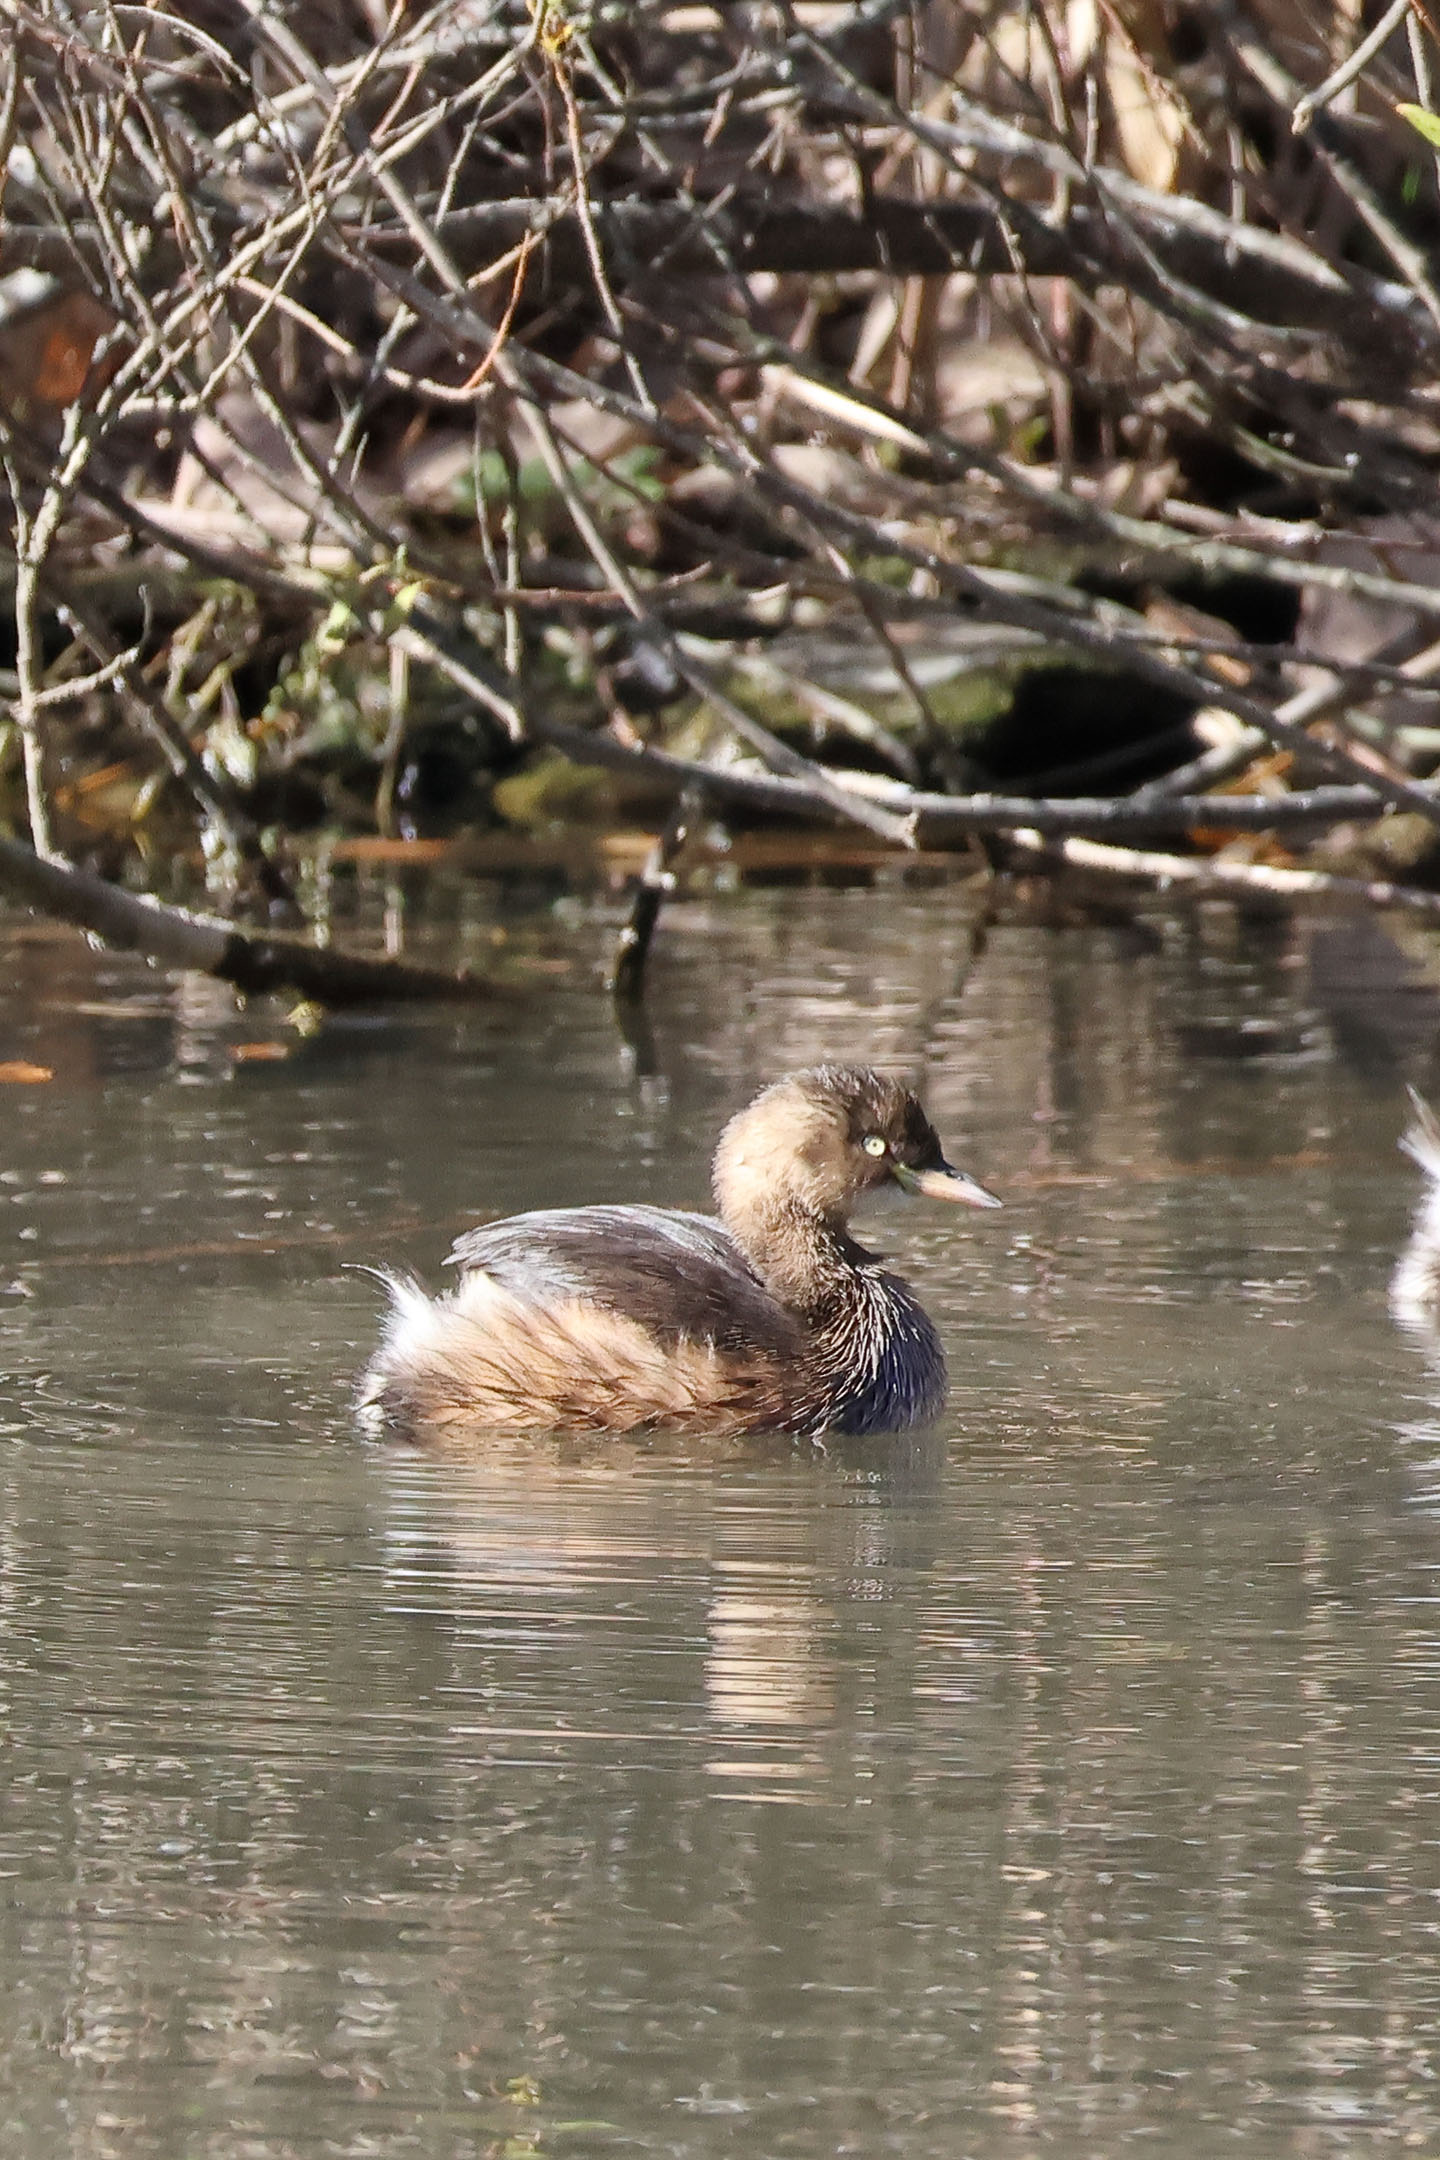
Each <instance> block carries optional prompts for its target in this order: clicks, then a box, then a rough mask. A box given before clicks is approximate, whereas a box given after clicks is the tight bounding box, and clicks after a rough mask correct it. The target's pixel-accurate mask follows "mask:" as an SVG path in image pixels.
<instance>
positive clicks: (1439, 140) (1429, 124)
mask: <svg viewBox="0 0 1440 2160" xmlns="http://www.w3.org/2000/svg"><path fill="white" fill-rule="evenodd" d="M1395 110H1396V112H1397V113H1399V115H1400V117H1401V119H1402V120H1408V121H1409V123H1410V125H1411V127H1413V128H1414V130H1415V132H1416V134H1417V135H1423V136H1424V138H1425V140H1426V142H1428V143H1433V144H1434V145H1435V148H1436V149H1437V150H1440V113H1433V112H1426V110H1425V107H1424V106H1423V105H1397V106H1396V107H1395Z"/></svg>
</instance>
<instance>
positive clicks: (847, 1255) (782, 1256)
mask: <svg viewBox="0 0 1440 2160" xmlns="http://www.w3.org/2000/svg"><path fill="white" fill-rule="evenodd" d="M727 1197H729V1199H730V1205H729V1206H728V1207H727V1208H726V1209H725V1211H724V1221H725V1227H726V1229H727V1230H729V1232H730V1234H731V1235H732V1237H733V1238H734V1239H735V1242H736V1243H737V1244H738V1245H739V1246H740V1247H741V1249H742V1251H743V1252H744V1254H745V1257H746V1259H747V1260H748V1261H749V1262H750V1265H751V1266H752V1267H753V1268H754V1270H755V1272H756V1274H757V1275H758V1276H759V1277H760V1279H761V1281H762V1282H763V1283H764V1285H765V1287H766V1289H767V1290H768V1291H769V1292H770V1295H771V1296H772V1297H773V1298H774V1299H776V1301H777V1302H778V1303H779V1304H781V1305H784V1306H785V1307H786V1308H787V1309H788V1310H789V1311H790V1312H793V1313H795V1314H797V1315H798V1316H799V1317H800V1318H802V1319H803V1320H805V1321H807V1322H808V1324H809V1325H810V1326H811V1327H812V1328H823V1327H824V1325H825V1323H826V1321H827V1320H829V1319H830V1318H831V1317H832V1316H835V1315H838V1314H840V1313H841V1312H843V1311H844V1310H845V1309H846V1308H847V1307H848V1306H849V1305H850V1304H851V1303H853V1301H854V1298H855V1294H856V1290H857V1277H858V1274H859V1270H860V1268H861V1267H862V1266H863V1264H864V1263H865V1261H867V1260H869V1259H870V1258H871V1257H872V1256H871V1255H870V1254H869V1253H867V1252H866V1251H865V1249H864V1247H863V1246H861V1245H857V1244H856V1242H855V1240H854V1239H853V1238H852V1237H851V1236H850V1235H849V1232H848V1231H847V1230H846V1227H845V1225H844V1223H843V1222H840V1221H827V1219H826V1218H825V1217H824V1216H823V1215H821V1214H819V1213H818V1212H817V1211H816V1210H815V1209H814V1208H813V1207H811V1206H808V1205H807V1204H806V1203H805V1202H804V1201H803V1200H798V1199H796V1198H795V1197H794V1196H793V1195H791V1194H782V1193H774V1194H769V1195H767V1196H765V1197H763V1198H761V1197H758V1196H757V1197H756V1198H754V1199H753V1200H751V1199H747V1200H746V1201H745V1202H743V1203H740V1204H738V1205H737V1204H736V1202H735V1200H734V1197H733V1196H727Z"/></svg>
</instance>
